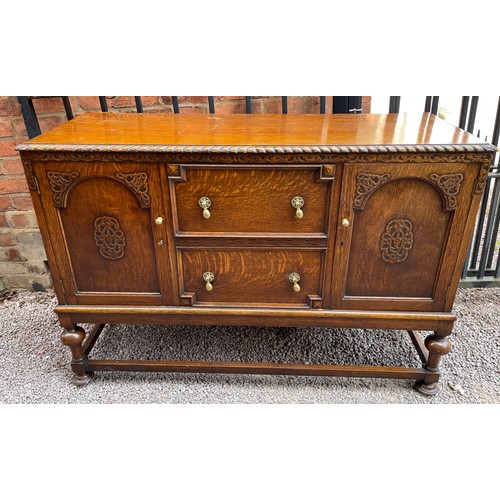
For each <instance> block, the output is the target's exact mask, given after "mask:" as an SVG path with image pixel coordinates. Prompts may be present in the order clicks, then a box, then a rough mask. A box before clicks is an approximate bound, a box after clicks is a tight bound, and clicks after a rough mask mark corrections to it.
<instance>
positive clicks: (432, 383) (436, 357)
mask: <svg viewBox="0 0 500 500" xmlns="http://www.w3.org/2000/svg"><path fill="white" fill-rule="evenodd" d="M449 334H450V333H449V332H447V333H441V332H434V334H432V335H429V336H428V337H427V338H426V339H425V347H427V349H428V351H429V357H428V359H427V363H426V364H425V366H424V368H425V369H426V370H427V375H426V377H425V379H424V380H422V381H420V382H417V384H416V388H417V390H418V391H419V392H421V393H422V394H427V395H430V396H433V395H434V394H437V393H438V391H439V388H438V380H439V376H440V373H439V368H438V367H439V362H440V360H441V356H444V355H445V354H448V353H449V352H450V350H451V342H450V339H449V338H448V335H449Z"/></svg>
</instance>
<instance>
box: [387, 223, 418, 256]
mask: <svg viewBox="0 0 500 500" xmlns="http://www.w3.org/2000/svg"><path fill="white" fill-rule="evenodd" d="M413 239H414V238H413V224H412V223H411V221H409V220H406V219H394V220H391V221H390V222H389V223H388V224H387V226H386V228H385V233H384V234H383V235H382V238H381V240H380V250H381V252H382V259H384V260H385V261H386V262H390V263H391V264H395V263H397V262H403V261H405V260H406V259H407V258H408V253H409V251H410V250H411V248H412V247H413Z"/></svg>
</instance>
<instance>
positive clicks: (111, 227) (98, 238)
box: [94, 216, 126, 260]
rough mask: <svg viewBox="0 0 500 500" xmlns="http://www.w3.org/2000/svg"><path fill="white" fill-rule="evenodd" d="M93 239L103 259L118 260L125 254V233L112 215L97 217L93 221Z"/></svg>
mask: <svg viewBox="0 0 500 500" xmlns="http://www.w3.org/2000/svg"><path fill="white" fill-rule="evenodd" d="M94 241H95V244H96V245H97V248H99V252H100V254H101V255H102V256H103V257H104V258H105V259H110V260H118V259H121V258H122V257H123V256H124V255H125V245H126V243H125V235H124V234H123V231H122V229H121V227H120V223H119V222H118V221H117V220H116V219H115V218H114V217H109V216H104V217H97V219H96V220H95V221H94Z"/></svg>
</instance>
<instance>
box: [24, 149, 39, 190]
mask: <svg viewBox="0 0 500 500" xmlns="http://www.w3.org/2000/svg"><path fill="white" fill-rule="evenodd" d="M22 162H23V167H24V174H25V176H26V181H27V182H28V187H29V188H30V189H31V190H32V191H36V181H35V174H34V173H33V166H32V165H31V162H30V161H29V160H27V159H26V158H24V157H23V158H22Z"/></svg>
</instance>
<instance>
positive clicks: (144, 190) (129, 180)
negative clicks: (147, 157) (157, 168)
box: [115, 172, 151, 208]
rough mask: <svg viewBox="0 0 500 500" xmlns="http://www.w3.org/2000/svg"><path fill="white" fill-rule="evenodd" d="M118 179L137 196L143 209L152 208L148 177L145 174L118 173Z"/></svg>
mask: <svg viewBox="0 0 500 500" xmlns="http://www.w3.org/2000/svg"><path fill="white" fill-rule="evenodd" d="M115 176H116V178H117V179H119V180H120V181H122V182H123V183H124V184H125V185H127V186H128V187H129V188H130V189H132V191H133V192H134V194H135V195H136V196H137V198H138V200H139V203H140V204H141V207H142V208H148V207H150V206H151V198H150V196H149V184H148V175H147V174H146V173H145V172H133V173H122V172H117V173H116V174H115Z"/></svg>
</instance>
